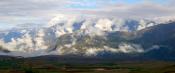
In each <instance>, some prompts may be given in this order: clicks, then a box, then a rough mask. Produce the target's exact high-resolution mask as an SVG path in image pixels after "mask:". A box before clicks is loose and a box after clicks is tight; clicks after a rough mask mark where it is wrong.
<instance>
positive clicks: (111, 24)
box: [0, 15, 175, 60]
mask: <svg viewBox="0 0 175 73" xmlns="http://www.w3.org/2000/svg"><path fill="white" fill-rule="evenodd" d="M160 20H163V19H117V18H93V17H83V16H69V15H59V16H57V17H55V18H53V19H52V20H51V21H49V22H48V25H44V26H40V25H39V26H36V27H32V26H31V27H30V26H27V27H24V26H23V27H22V26H21V27H18V28H17V27H16V28H13V29H9V30H5V31H1V33H0V54H1V55H10V56H22V57H36V56H43V55H58V56H72V55H73V56H84V57H102V58H109V57H113V58H116V59H129V58H140V59H142V58H143V59H146V58H148V59H165V60H167V59H170V60H175V54H174V53H175V45H174V41H175V29H174V28H175V22H174V21H173V20H171V19H169V20H167V19H166V21H165V20H164V21H160ZM26 25H28V24H26Z"/></svg>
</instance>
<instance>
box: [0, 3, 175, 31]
mask: <svg viewBox="0 0 175 73" xmlns="http://www.w3.org/2000/svg"><path fill="white" fill-rule="evenodd" d="M173 3H175V0H0V28H1V29H6V28H10V27H13V26H16V25H19V24H26V23H27V24H29V23H31V24H47V22H48V21H49V20H51V19H52V18H54V17H55V16H57V15H58V14H70V15H71V14H73V15H89V16H105V17H117V18H154V17H164V16H175V4H173Z"/></svg>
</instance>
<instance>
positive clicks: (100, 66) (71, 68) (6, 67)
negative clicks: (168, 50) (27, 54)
mask: <svg viewBox="0 0 175 73" xmlns="http://www.w3.org/2000/svg"><path fill="white" fill-rule="evenodd" d="M0 73H175V62H165V61H123V62H113V63H97V64H89V63H81V64H78V63H60V62H56V61H42V60H34V61H33V60H23V59H14V60H13V59H6V60H0Z"/></svg>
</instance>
